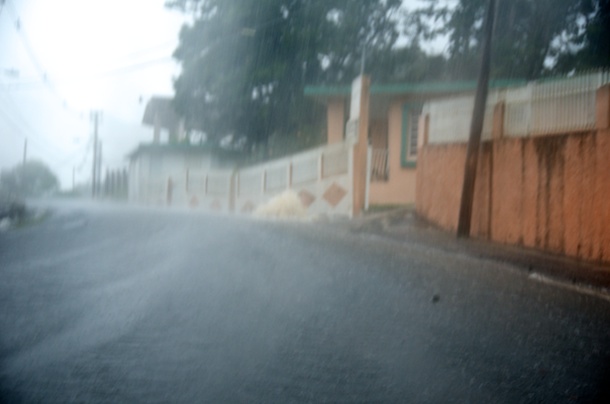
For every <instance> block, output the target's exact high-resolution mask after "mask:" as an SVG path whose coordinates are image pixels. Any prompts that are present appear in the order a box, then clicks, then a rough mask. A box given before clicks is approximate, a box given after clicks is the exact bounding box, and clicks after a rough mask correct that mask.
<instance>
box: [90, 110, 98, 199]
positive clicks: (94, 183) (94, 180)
mask: <svg viewBox="0 0 610 404" xmlns="http://www.w3.org/2000/svg"><path fill="white" fill-rule="evenodd" d="M91 118H92V119H93V164H92V169H91V197H92V198H95V197H96V196H97V168H98V167H97V157H98V153H97V142H98V141H97V126H98V119H99V111H93V112H92V113H91Z"/></svg>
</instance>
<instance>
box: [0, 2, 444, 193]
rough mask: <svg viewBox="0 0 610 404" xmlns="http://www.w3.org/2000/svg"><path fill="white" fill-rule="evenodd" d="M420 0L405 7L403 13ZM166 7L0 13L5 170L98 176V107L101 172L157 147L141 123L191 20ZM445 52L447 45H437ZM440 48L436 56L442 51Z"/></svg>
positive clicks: (65, 179)
mask: <svg viewBox="0 0 610 404" xmlns="http://www.w3.org/2000/svg"><path fill="white" fill-rule="evenodd" d="M420 1H421V0H403V4H404V6H405V7H406V8H409V7H413V6H414V5H417V4H418V3H419V2H420ZM164 3H165V0H86V1H85V0H53V1H50V0H5V5H4V7H3V8H2V10H1V11H0V170H1V169H7V168H10V167H13V166H15V165H16V164H19V163H20V162H21V160H22V156H23V146H24V141H25V139H26V138H27V139H28V158H32V159H34V158H36V159H41V160H43V161H44V162H46V163H47V164H48V165H49V166H50V167H51V169H52V170H53V171H54V172H55V173H56V174H57V175H58V176H59V178H60V181H61V185H62V188H64V189H69V188H71V186H72V173H73V170H75V177H76V183H85V182H88V181H89V179H90V177H91V160H92V153H91V138H92V133H93V129H92V124H91V121H90V119H89V114H90V111H91V110H92V109H99V110H101V111H102V113H103V118H102V123H101V126H100V128H99V138H100V140H101V142H102V150H103V166H102V173H104V172H105V171H106V169H116V168H123V167H126V166H127V161H126V158H125V156H126V154H127V153H128V152H129V151H130V150H132V149H134V148H135V147H136V146H137V144H138V143H140V142H149V141H151V140H152V129H150V128H146V127H143V126H142V124H141V120H142V115H143V111H144V107H145V105H146V102H147V100H148V99H149V98H150V97H151V96H152V95H168V96H171V95H172V94H173V88H172V79H173V77H176V76H177V75H178V73H179V67H178V65H177V64H176V63H175V62H174V61H173V60H172V58H171V54H172V52H173V51H174V49H175V48H176V47H177V45H178V34H179V31H180V27H181V26H182V24H183V23H184V22H185V21H186V17H185V16H184V15H182V14H180V13H179V12H177V11H172V10H168V9H166V8H165V7H164ZM432 45H436V46H437V47H438V46H440V49H441V50H442V44H441V45H438V44H431V48H435V47H434V46H432ZM435 50H437V49H435Z"/></svg>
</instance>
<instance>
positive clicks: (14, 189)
mask: <svg viewBox="0 0 610 404" xmlns="http://www.w3.org/2000/svg"><path fill="white" fill-rule="evenodd" d="M58 188H59V181H58V179H57V177H56V176H55V174H53V172H52V171H51V169H49V167H48V166H47V165H46V164H45V163H43V162H42V161H38V160H29V161H27V162H26V163H25V164H20V165H18V166H16V167H14V168H12V169H10V170H8V171H3V172H2V173H1V174H0V189H1V190H2V192H3V193H4V194H7V195H16V196H23V197H38V196H43V195H47V194H49V193H51V192H54V191H57V190H58Z"/></svg>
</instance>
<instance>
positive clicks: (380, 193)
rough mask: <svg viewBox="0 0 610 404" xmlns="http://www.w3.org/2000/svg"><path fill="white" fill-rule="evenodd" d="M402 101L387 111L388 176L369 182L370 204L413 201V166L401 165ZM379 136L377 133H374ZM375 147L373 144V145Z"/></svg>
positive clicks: (395, 103) (393, 104) (396, 203)
mask: <svg viewBox="0 0 610 404" xmlns="http://www.w3.org/2000/svg"><path fill="white" fill-rule="evenodd" d="M401 131H402V102H398V101H397V102H394V103H392V105H390V108H389V111H388V124H387V144H388V165H389V168H390V170H389V178H388V181H386V182H371V185H370V193H369V203H370V204H371V205H403V204H408V203H414V202H415V180H416V171H415V167H402V165H401V162H400V151H401V147H402V139H401ZM376 136H379V135H376ZM373 147H375V146H373Z"/></svg>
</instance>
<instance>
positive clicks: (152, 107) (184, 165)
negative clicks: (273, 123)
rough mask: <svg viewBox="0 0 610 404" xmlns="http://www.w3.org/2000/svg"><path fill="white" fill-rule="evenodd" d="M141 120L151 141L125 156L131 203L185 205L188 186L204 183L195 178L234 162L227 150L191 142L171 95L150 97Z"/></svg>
mask: <svg viewBox="0 0 610 404" xmlns="http://www.w3.org/2000/svg"><path fill="white" fill-rule="evenodd" d="M142 123H143V124H144V125H147V126H152V127H153V141H152V143H142V144H140V145H139V146H138V147H137V148H136V149H135V150H133V151H132V152H131V153H129V155H128V158H129V200H130V201H132V202H138V203H142V204H147V205H172V204H178V205H180V204H188V201H186V198H188V190H189V187H191V188H192V187H194V186H196V187H197V188H201V187H205V186H206V185H205V184H199V183H196V182H197V180H196V178H204V177H205V176H204V173H207V172H209V171H210V170H211V169H219V170H220V169H232V168H233V166H234V165H235V157H234V155H232V154H231V153H230V152H228V151H226V150H222V149H219V148H218V147H212V146H210V145H207V144H205V143H204V144H191V143H190V141H189V138H188V136H187V135H186V134H185V131H184V124H183V121H182V120H181V119H180V118H179V117H178V115H177V114H176V112H175V111H174V109H173V107H172V104H171V98H168V97H157V96H155V97H152V98H151V99H150V100H149V101H148V103H147V105H146V109H145V111H144V117H143V118H142ZM162 131H167V133H168V137H167V142H163V143H162V142H161V133H162ZM202 176H203V177H202ZM195 183H196V184H195ZM183 199H185V200H183Z"/></svg>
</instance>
